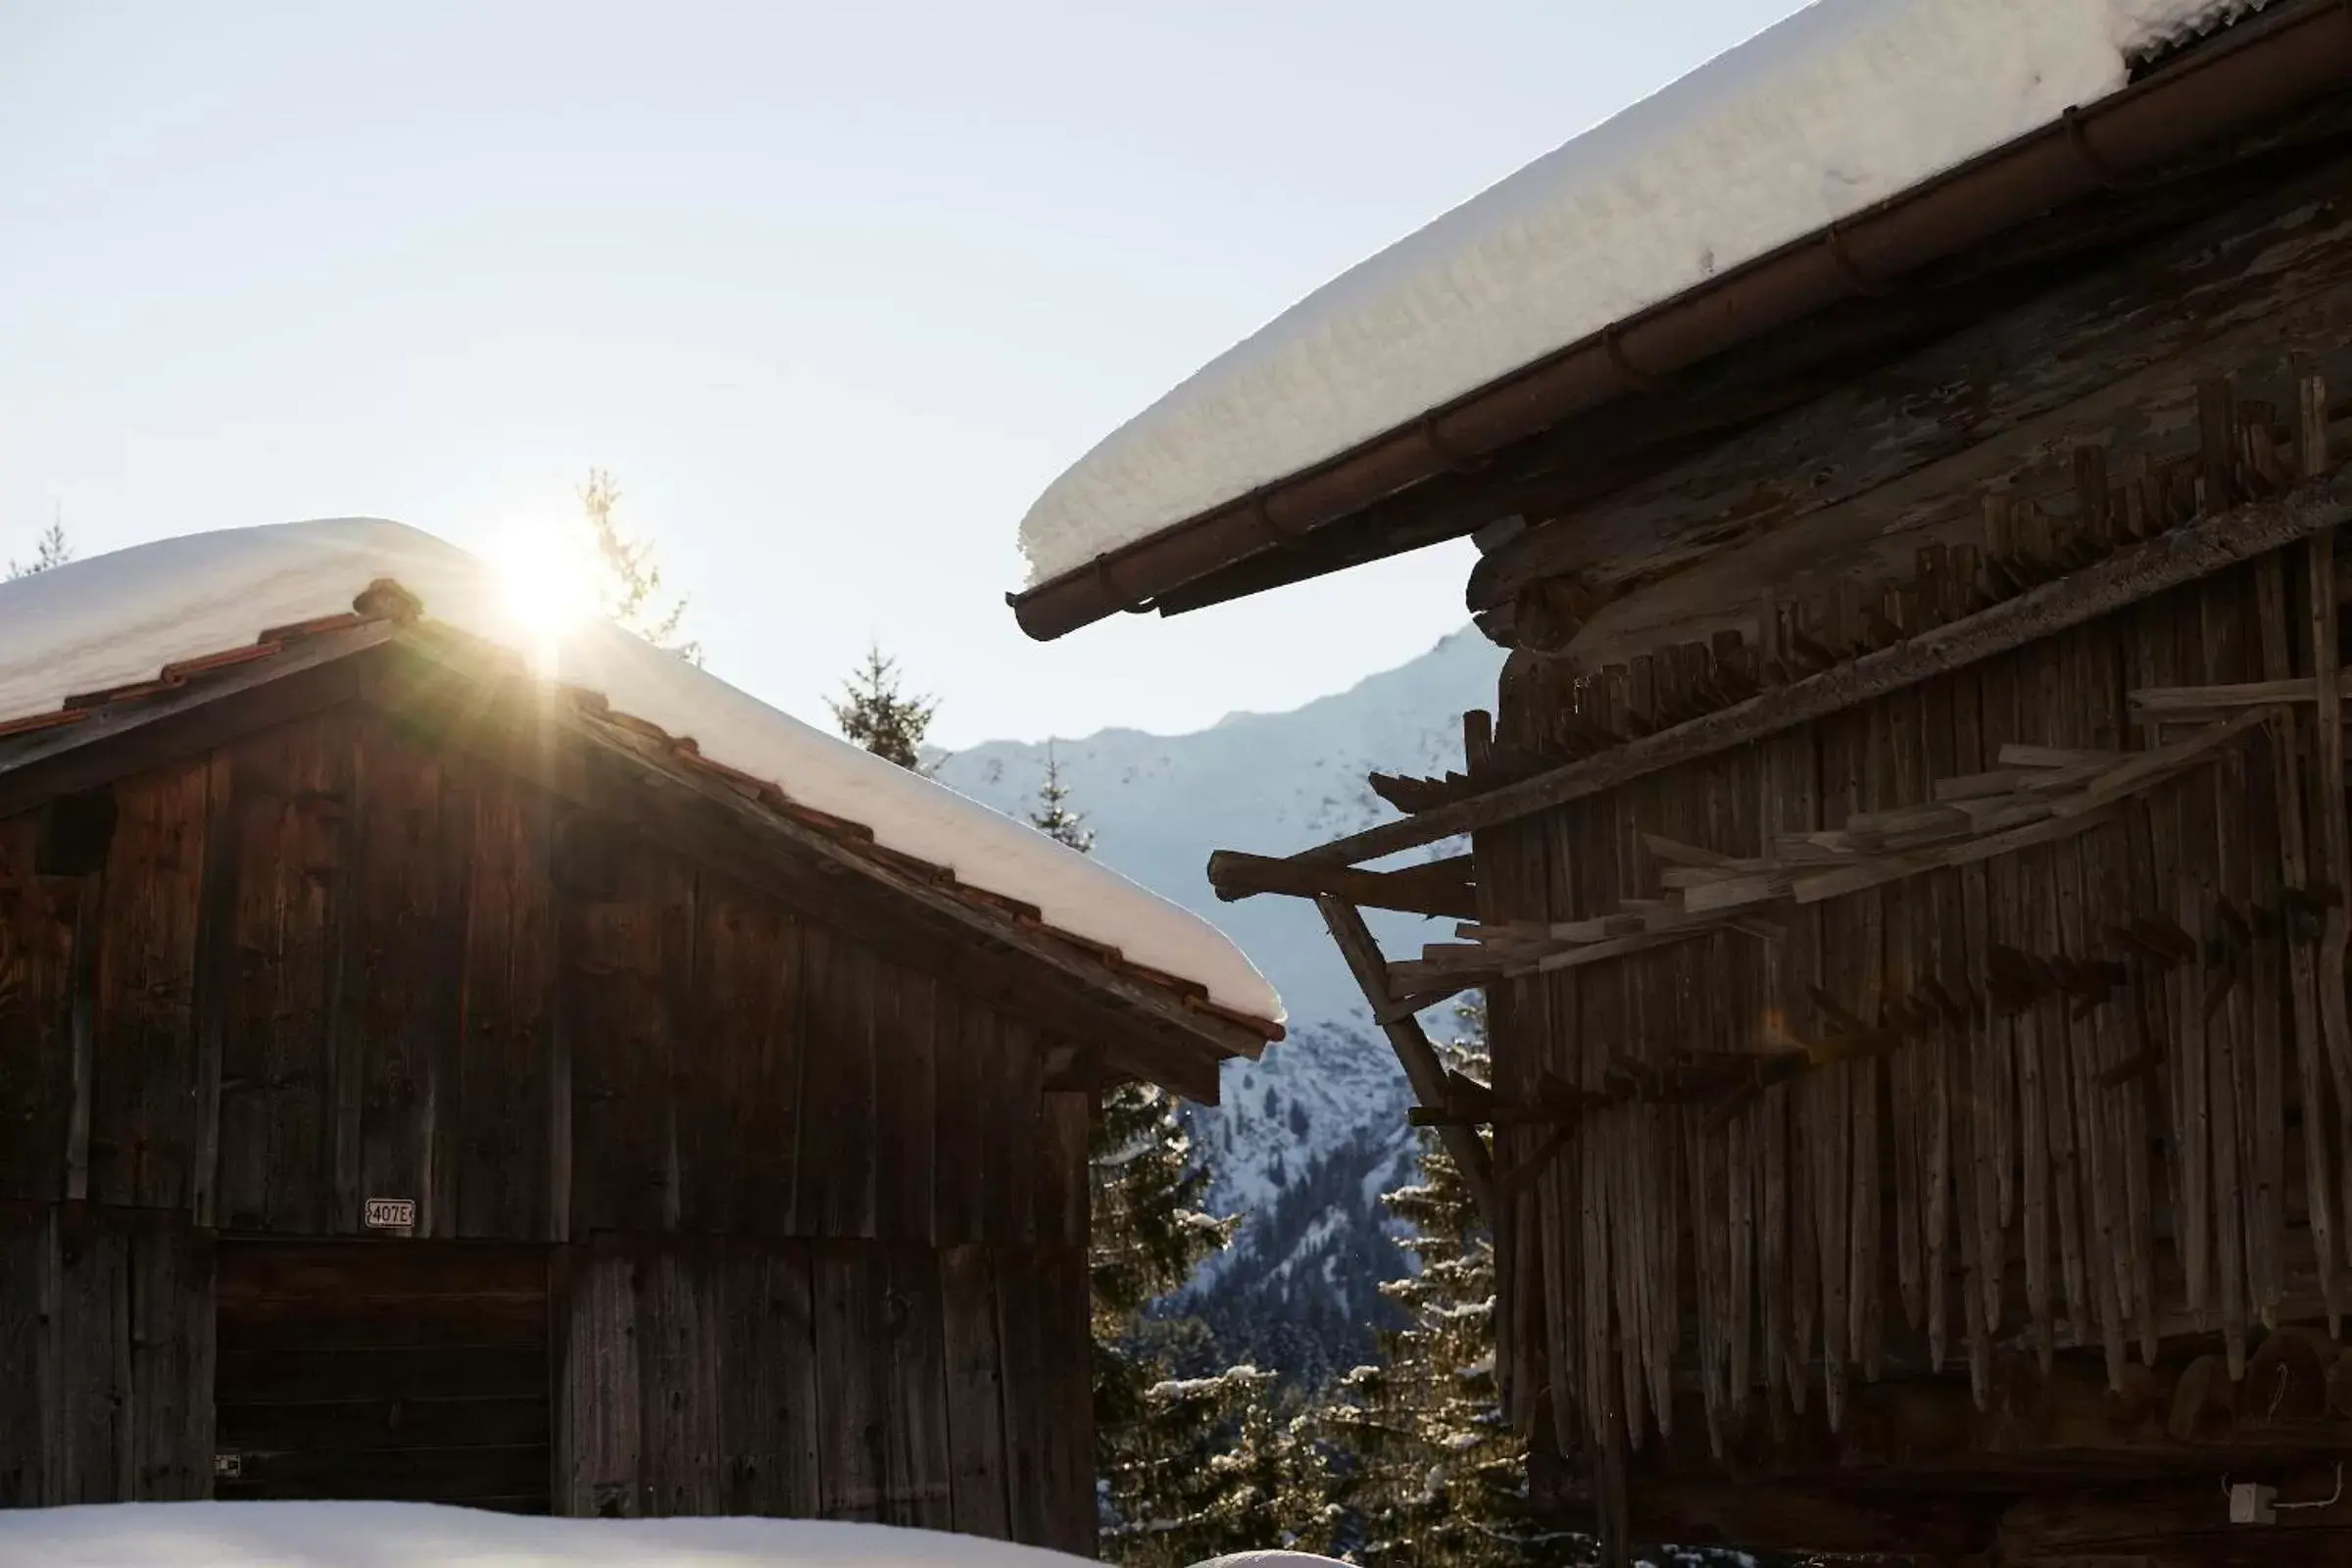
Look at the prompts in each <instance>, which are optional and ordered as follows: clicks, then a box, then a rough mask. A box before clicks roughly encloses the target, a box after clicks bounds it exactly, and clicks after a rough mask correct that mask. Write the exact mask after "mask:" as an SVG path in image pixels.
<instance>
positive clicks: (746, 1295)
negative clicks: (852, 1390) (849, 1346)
mask: <svg viewBox="0 0 2352 1568" xmlns="http://www.w3.org/2000/svg"><path fill="white" fill-rule="evenodd" d="M726 1259H727V1262H726V1277H725V1284H724V1289H723V1292H722V1298H723V1305H722V1311H723V1314H724V1318H725V1322H724V1326H723V1329H722V1333H723V1335H724V1340H725V1349H724V1351H723V1353H722V1355H721V1357H720V1361H719V1378H720V1389H719V1393H720V1398H721V1416H720V1425H719V1440H720V1447H721V1451H722V1453H723V1454H724V1456H725V1460H726V1467H725V1473H724V1489H723V1492H722V1495H721V1498H720V1503H721V1506H722V1507H723V1509H724V1510H725V1511H726V1512H728V1513H730V1514H764V1515H773V1516H781V1517H786V1518H805V1517H808V1516H810V1515H813V1514H814V1513H815V1512H816V1511H817V1507H818V1501H819V1499H818V1495H817V1481H818V1461H817V1370H816V1318H815V1302H814V1300H813V1299H812V1298H811V1296H810V1281H809V1247H808V1244H807V1243H804V1242H796V1241H775V1240H766V1239H761V1240H758V1241H750V1242H733V1243H729V1244H728V1246H727V1249H726Z"/></svg>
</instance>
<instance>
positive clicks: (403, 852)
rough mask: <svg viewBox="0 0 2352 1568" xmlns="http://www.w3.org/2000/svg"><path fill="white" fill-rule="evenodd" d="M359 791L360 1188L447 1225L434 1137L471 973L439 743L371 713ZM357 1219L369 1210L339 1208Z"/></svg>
mask: <svg viewBox="0 0 2352 1568" xmlns="http://www.w3.org/2000/svg"><path fill="white" fill-rule="evenodd" d="M361 745H362V747H363V748H364V749H365V752H366V758H367V760H366V762H365V764H364V767H363V773H362V778H361V782H360V787H359V791H358V798H357V801H356V809H357V812H358V821H359V841H360V861H359V870H358V877H357V884H356V898H355V904H354V908H353V918H354V919H355V920H356V921H357V922H358V935H357V937H356V951H357V952H358V954H359V955H360V957H361V973H360V974H359V976H358V977H357V979H356V982H355V980H354V978H353V977H351V976H349V975H346V977H345V981H344V983H345V985H346V987H347V988H351V989H352V990H353V991H354V992H355V993H356V995H355V997H354V1001H353V1004H352V1008H353V1014H354V1016H356V1018H357V1020H358V1024H359V1028H360V1031H361V1041H362V1046H361V1055H360V1126H359V1139H360V1150H359V1179H360V1188H361V1197H362V1198H363V1200H365V1199H368V1198H414V1199H416V1200H417V1233H418V1234H419V1235H427V1236H436V1235H441V1234H444V1233H445V1231H446V1229H447V1228H448V1227H449V1225H450V1216H447V1215H445V1214H443V1213H441V1212H438V1211H437V1208H436V1203H437V1201H439V1200H440V1199H441V1197H442V1195H441V1194H439V1193H436V1192H435V1191H434V1184H433V1181H432V1175H433V1170H434V1165H435V1161H434V1155H433V1150H434V1145H435V1142H436V1140H437V1137H438V1133H439V1123H440V1118H441V1114H442V1100H443V1097H444V1095H446V1094H448V1093H450V1092H451V1091H452V1089H453V1088H454V1086H453V1085H452V1084H451V1083H450V1082H449V1073H450V1070H451V1067H450V1062H449V1055H450V1050H451V1046H452V1044H453V1041H454V1038H455V1036H456V1033H457V1022H458V1005H457V1002H458V995H459V989H460V986H461V984H462V974H461V970H460V968H459V966H458V963H457V953H456V950H455V947H454V945H453V944H452V943H451V941H450V940H449V925H450V921H449V919H448V915H449V913H450V912H451V910H452V908H453V907H455V906H456V901H457V900H458V898H460V897H461V896H462V895H461V894H460V892H459V890H457V889H451V888H445V887H444V886H443V880H444V872H445V869H446V864H445V859H444V855H443V838H442V810H441V797H442V764H441V761H440V760H439V758H437V757H436V756H435V755H434V754H433V753H431V752H430V751H428V750H426V749H425V748H423V747H422V746H419V745H417V744H414V743H412V742H409V741H408V740H406V739H405V737H402V736H400V735H399V734H398V733H397V732H395V731H394V730H393V729H392V727H391V726H390V725H389V724H384V723H377V724H370V725H369V726H368V728H367V729H366V730H365V731H364V733H363V736H362V740H361ZM339 1218H340V1219H341V1222H342V1223H343V1224H344V1225H347V1226H351V1227H354V1228H356V1227H357V1224H358V1219H359V1216H358V1215H356V1214H353V1215H346V1216H339Z"/></svg>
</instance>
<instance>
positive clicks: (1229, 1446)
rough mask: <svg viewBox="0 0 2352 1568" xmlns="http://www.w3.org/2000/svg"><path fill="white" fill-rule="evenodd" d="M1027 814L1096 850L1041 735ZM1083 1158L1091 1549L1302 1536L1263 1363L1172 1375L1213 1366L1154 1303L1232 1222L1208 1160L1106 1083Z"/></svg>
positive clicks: (1311, 1503)
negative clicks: (1087, 1218)
mask: <svg viewBox="0 0 2352 1568" xmlns="http://www.w3.org/2000/svg"><path fill="white" fill-rule="evenodd" d="M845 727H846V726H845ZM1029 821H1030V823H1031V825H1033V826H1034V827H1036V828H1037V829H1038V831H1040V832H1042V833H1045V834H1048V835H1050V836H1051V837H1053V838H1054V839H1056V840H1058V841H1059V842H1061V843H1063V844H1066V845H1068V846H1069V847H1070V848H1071V849H1073V850H1076V851H1078V852H1079V853H1080V854H1081V855H1086V854H1091V853H1093V850H1094V845H1095V835H1094V832H1093V830H1091V829H1090V828H1088V827H1087V825H1086V817H1085V814H1084V813H1083V812H1081V811H1079V810H1077V809H1075V808H1074V807H1073V806H1072V804H1071V800H1070V791H1069V789H1068V787H1067V786H1066V785H1064V784H1063V783H1062V779H1061V766H1060V763H1059V761H1058V760H1056V759H1055V757H1054V752H1053V749H1052V748H1051V747H1049V748H1048V749H1047V752H1046V775H1045V778H1044V779H1043V780H1042V781H1041V783H1040V784H1039V787H1038V793H1037V801H1036V804H1035V805H1034V806H1033V807H1032V809H1031V810H1030V812H1029ZM1090 1171H1091V1176H1092V1188H1093V1191H1092V1201H1093V1222H1094V1223H1093V1239H1092V1246H1091V1249H1090V1252H1089V1257H1088V1264H1089V1272H1090V1274H1091V1276H1092V1284H1093V1290H1094V1386H1095V1455H1096V1475H1097V1478H1098V1487H1099V1490H1100V1496H1101V1503H1102V1532H1103V1534H1102V1549H1103V1556H1104V1557H1106V1558H1107V1559H1109V1560H1111V1561H1113V1562H1119V1563H1126V1564H1130V1565H1132V1568H1163V1565H1164V1568H1175V1565H1179V1564H1185V1563H1194V1562H1199V1561H1201V1559H1203V1558H1207V1557H1214V1556H1218V1555H1221V1554H1222V1553H1225V1552H1229V1551H1239V1550H1244V1549H1247V1548H1249V1547H1252V1546H1270V1545H1277V1544H1284V1543H1297V1542H1300V1541H1303V1540H1307V1539H1311V1538H1315V1537H1316V1536H1317V1533H1318V1531H1319V1527H1320V1523H1321V1521H1322V1520H1323V1519H1324V1518H1325V1517H1326V1515H1327V1513H1328V1501H1327V1498H1326V1496H1325V1492H1326V1490H1327V1489H1326V1487H1325V1485H1324V1483H1323V1480H1322V1477H1321V1472H1320V1468H1319V1459H1318V1456H1317V1454H1316V1452H1315V1450H1314V1447H1313V1445H1312V1444H1311V1443H1309V1442H1307V1441H1306V1432H1305V1428H1304V1424H1303V1423H1302V1422H1300V1421H1299V1420H1298V1419H1297V1418H1296V1417H1295V1416H1288V1415H1286V1414H1284V1413H1281V1412H1279V1411H1278V1409H1277V1403H1276V1400H1277V1389H1276V1386H1275V1379H1274V1377H1273V1376H1272V1374H1270V1373H1266V1372H1261V1371H1259V1370H1258V1369H1257V1368H1255V1367H1251V1366H1239V1367H1228V1368H1226V1369H1224V1370H1222V1371H1212V1372H1208V1373H1206V1374H1204V1375H1201V1376H1191V1377H1188V1376H1181V1375H1180V1373H1181V1372H1182V1371H1184V1370H1186V1369H1189V1368H1199V1367H1201V1366H1213V1365H1214V1364H1215V1361H1216V1356H1215V1352H1214V1349H1213V1348H1212V1347H1211V1345H1210V1343H1209V1338H1208V1335H1207V1332H1206V1331H1205V1329H1203V1328H1202V1326H1201V1324H1200V1323H1199V1322H1198V1321H1197V1320H1195V1319H1192V1318H1186V1317H1180V1316H1172V1315H1169V1314H1166V1313H1162V1312H1156V1311H1154V1307H1155V1305H1156V1304H1157V1303H1159V1302H1162V1301H1164V1300H1165V1299H1167V1298H1168V1297H1169V1296H1170V1295H1171V1294H1172V1293H1173V1292H1175V1290H1176V1289H1177V1288H1178V1287H1179V1286H1181V1285H1183V1284H1184V1283H1185V1281H1186V1280H1188V1279H1190V1278H1191V1277H1192V1273H1193V1270H1194V1269H1195V1268H1197V1267H1199V1266H1200V1264H1201V1260H1202V1259H1203V1258H1206V1257H1207V1256H1208V1255H1209V1254H1211V1253H1212V1252H1215V1251H1217V1250H1220V1249H1221V1248H1223V1247H1224V1246H1225V1244H1226V1243H1227V1242H1228V1241H1229V1240H1230V1239H1231V1238H1232V1235H1233V1221H1231V1220H1229V1219H1221V1218H1219V1217H1217V1216H1216V1215H1213V1214H1211V1213H1209V1212H1208V1210H1207V1207H1206V1201H1207V1197H1208V1187H1209V1173H1208V1171H1207V1170H1206V1169H1205V1168H1204V1167H1202V1166H1201V1163H1200V1162H1199V1161H1198V1160H1197V1159H1195V1157H1194V1154H1193V1146H1192V1139H1191V1137H1190V1135H1189V1134H1188V1133H1187V1131H1186V1128H1185V1122H1184V1115H1183V1110H1182V1107H1181V1106H1180V1105H1179V1104H1178V1103H1177V1100H1176V1097H1175V1096H1174V1095H1172V1094H1170V1093H1169V1092H1168V1091H1166V1090H1164V1089H1161V1088H1159V1087H1157V1086H1156V1085H1153V1084H1144V1083H1124V1084H1119V1085H1116V1086H1114V1087H1112V1088H1111V1089H1109V1090H1107V1091H1105V1092H1104V1093H1103V1097H1102V1100H1101V1103H1100V1108H1099V1112H1098V1114H1097V1115H1096V1117H1095V1123H1094V1136H1093V1147H1092V1150H1091V1160H1090Z"/></svg>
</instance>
